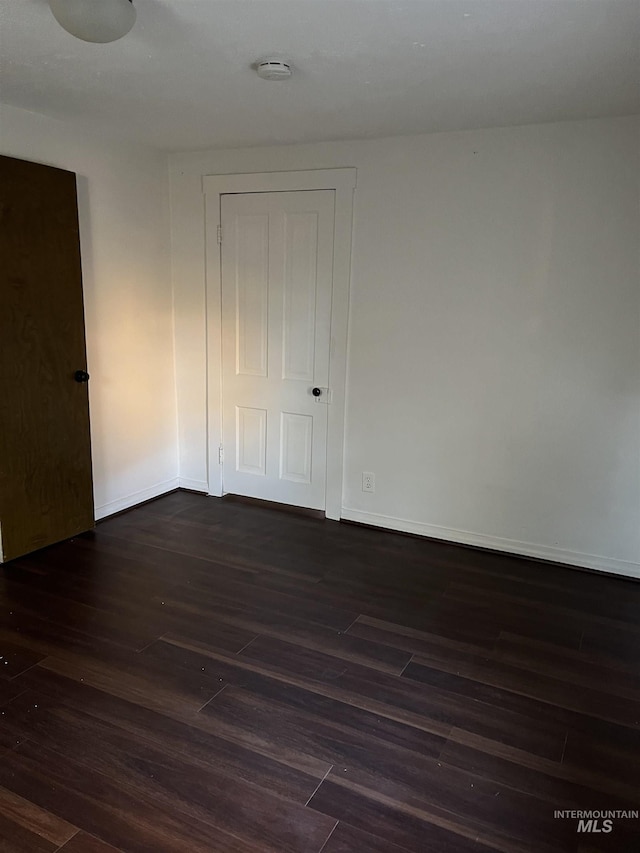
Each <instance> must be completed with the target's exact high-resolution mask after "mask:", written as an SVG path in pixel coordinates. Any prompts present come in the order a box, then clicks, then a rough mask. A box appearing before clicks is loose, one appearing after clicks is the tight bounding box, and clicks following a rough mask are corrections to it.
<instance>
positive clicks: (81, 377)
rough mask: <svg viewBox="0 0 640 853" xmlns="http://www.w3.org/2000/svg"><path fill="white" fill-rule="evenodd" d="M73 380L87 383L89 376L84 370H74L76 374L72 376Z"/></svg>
mask: <svg viewBox="0 0 640 853" xmlns="http://www.w3.org/2000/svg"><path fill="white" fill-rule="evenodd" d="M73 378H74V379H75V380H76V382H88V381H89V374H88V373H87V371H86V370H76V372H75V373H74V374H73Z"/></svg>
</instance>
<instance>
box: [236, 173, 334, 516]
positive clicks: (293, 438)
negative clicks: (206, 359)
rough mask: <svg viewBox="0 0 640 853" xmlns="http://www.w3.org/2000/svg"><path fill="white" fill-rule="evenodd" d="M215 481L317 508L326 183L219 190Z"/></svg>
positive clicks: (326, 305) (327, 302)
mask: <svg viewBox="0 0 640 853" xmlns="http://www.w3.org/2000/svg"><path fill="white" fill-rule="evenodd" d="M221 222H222V373H223V376H222V379H223V382H222V397H223V399H222V414H223V418H222V420H223V423H222V434H223V438H222V441H223V446H224V465H223V490H224V492H225V493H228V492H231V493H233V494H240V495H247V496H250V497H257V498H262V499H264V500H272V501H278V502H281V503H288V504H294V505H297V506H304V507H312V508H314V509H324V507H325V483H326V456H327V448H326V445H327V411H328V410H327V405H325V403H326V402H327V401H326V397H324V398H321V399H320V402H318V400H317V399H316V398H315V397H314V396H313V394H312V388H314V387H320V388H323V389H325V388H328V386H329V345H330V334H331V330H330V315H331V288H332V267H333V229H334V192H333V191H332V190H314V191H307V192H277V193H247V194H238V195H224V196H222V210H221Z"/></svg>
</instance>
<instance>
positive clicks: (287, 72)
mask: <svg viewBox="0 0 640 853" xmlns="http://www.w3.org/2000/svg"><path fill="white" fill-rule="evenodd" d="M256 71H257V72H258V77H262V79H263V80H288V79H289V77H291V66H290V65H289V63H288V62H283V61H282V60H281V59H262V60H261V61H260V62H257V63H256Z"/></svg>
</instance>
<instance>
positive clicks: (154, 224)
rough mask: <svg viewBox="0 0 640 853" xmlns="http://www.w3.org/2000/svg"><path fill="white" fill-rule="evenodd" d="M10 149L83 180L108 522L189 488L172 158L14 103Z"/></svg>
mask: <svg viewBox="0 0 640 853" xmlns="http://www.w3.org/2000/svg"><path fill="white" fill-rule="evenodd" d="M0 152H1V153H3V154H7V155H9V156H12V157H19V158H22V159H24V160H33V161H36V162H39V163H46V164H48V165H51V166H58V167H60V168H63V169H69V170H70V171H73V172H76V173H77V175H78V208H79V214H80V240H81V250H82V269H83V280H84V296H85V321H86V332H87V356H88V369H89V373H90V374H91V381H90V383H89V396H90V414H91V437H92V454H93V477H94V491H95V503H96V515H97V517H98V518H100V517H102V516H104V515H108V514H109V513H111V512H115V511H117V510H119V509H123V508H124V507H126V506H130V505H132V504H135V503H137V502H139V501H141V500H144V499H146V498H147V497H151V496H152V495H155V494H159V493H161V492H163V491H167V490H168V489H170V488H174V487H175V486H176V485H177V451H176V446H177V437H176V408H175V407H176V403H175V376H174V354H173V327H172V323H173V320H172V293H171V276H170V252H169V202H168V174H167V163H166V157H165V156H163V155H160V154H158V153H157V152H153V151H151V150H148V149H142V148H134V147H131V146H128V145H122V144H121V143H114V142H111V141H108V140H104V139H102V138H100V137H94V136H89V135H88V134H86V133H83V132H79V131H78V130H77V129H76V128H74V126H73V124H70V123H65V122H61V121H58V120H55V119H52V118H49V117H46V116H43V115H39V114H36V113H31V112H26V111H24V110H19V109H16V108H14V107H8V106H1V107H0Z"/></svg>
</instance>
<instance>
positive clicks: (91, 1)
mask: <svg viewBox="0 0 640 853" xmlns="http://www.w3.org/2000/svg"><path fill="white" fill-rule="evenodd" d="M49 7H50V8H51V11H52V13H53V17H54V18H55V19H56V21H57V22H58V23H59V24H60V26H61V27H62V28H63V29H65V30H66V31H67V32H68V33H71V35H72V36H75V37H76V38H79V39H82V40H83V41H91V42H95V43H97V44H105V43H106V42H110V41H117V40H118V39H120V38H122V36H126V34H127V33H128V32H129V30H130V29H131V27H132V26H133V25H134V24H135V22H136V10H135V9H134V7H133V3H132V0H49Z"/></svg>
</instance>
